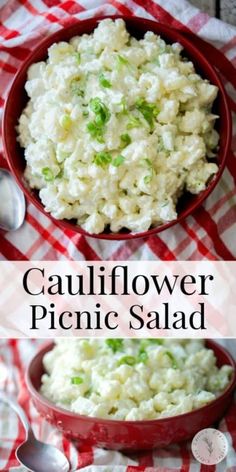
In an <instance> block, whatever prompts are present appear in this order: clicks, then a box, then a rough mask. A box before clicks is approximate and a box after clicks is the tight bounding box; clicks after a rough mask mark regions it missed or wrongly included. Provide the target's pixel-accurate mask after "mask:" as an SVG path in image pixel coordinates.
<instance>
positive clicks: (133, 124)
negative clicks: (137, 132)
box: [127, 115, 141, 129]
mask: <svg viewBox="0 0 236 472" xmlns="http://www.w3.org/2000/svg"><path fill="white" fill-rule="evenodd" d="M140 125H141V121H140V119H139V118H137V117H136V116H134V115H130V116H129V122H128V124H127V128H128V129H132V128H138V127H139V126H140Z"/></svg>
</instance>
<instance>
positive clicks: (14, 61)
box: [0, 0, 236, 260]
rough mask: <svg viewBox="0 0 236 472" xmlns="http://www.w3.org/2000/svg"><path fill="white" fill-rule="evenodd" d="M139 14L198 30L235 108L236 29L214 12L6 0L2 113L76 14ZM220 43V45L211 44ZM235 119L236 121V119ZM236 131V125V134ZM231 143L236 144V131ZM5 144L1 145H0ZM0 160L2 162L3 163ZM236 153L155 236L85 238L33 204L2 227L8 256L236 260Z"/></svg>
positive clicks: (179, 2)
mask: <svg viewBox="0 0 236 472" xmlns="http://www.w3.org/2000/svg"><path fill="white" fill-rule="evenodd" d="M115 13H119V14H122V13H123V14H126V15H137V16H141V17H146V18H150V19H156V20H158V21H162V22H164V23H165V22H166V23H168V25H170V26H172V27H174V28H178V29H180V30H181V31H182V32H183V33H186V34H188V35H189V34H193V33H194V34H195V35H198V38H199V37H200V38H202V39H203V40H206V41H208V42H209V43H210V46H209V43H208V46H206V44H204V43H199V39H198V42H196V41H197V40H196V37H195V42H196V44H197V46H198V47H201V48H203V50H204V51H205V54H206V55H207V56H209V57H211V62H212V63H213V64H214V65H215V66H216V67H217V68H218V69H219V70H220V73H221V75H222V77H223V80H224V82H225V86H226V88H227V91H228V93H229V94H230V96H231V107H232V110H234V112H235V111H236V103H235V102H236V93H235V89H234V88H233V86H234V87H236V74H235V69H234V67H233V65H235V64H236V28H235V27H233V26H229V25H226V24H224V23H223V22H221V21H219V20H217V19H215V18H210V17H209V16H208V15H207V14H205V13H201V12H200V11H199V10H198V9H196V8H195V7H193V6H192V5H190V4H189V3H187V2H186V1H185V0H168V1H167V0H105V1H104V0H80V1H77V0H75V1H73V0H67V1H66V0H65V1H60V0H8V1H6V0H5V1H4V0H1V1H0V43H1V44H0V107H1V110H0V113H1V116H2V110H3V106H4V102H5V100H6V97H7V90H8V88H9V84H10V82H11V81H12V78H13V76H14V74H15V72H16V71H17V69H18V67H19V66H20V64H21V62H22V61H23V60H24V59H25V57H26V56H27V54H28V53H29V51H30V50H32V49H33V48H34V47H35V46H36V44H37V43H38V42H39V41H40V39H42V36H45V35H46V34H50V33H52V32H53V31H55V30H57V29H58V28H60V27H62V26H63V25H65V24H68V23H70V22H73V21H74V19H75V18H79V19H81V20H82V19H83V18H87V17H91V16H94V15H111V14H115ZM213 45H214V47H213ZM234 125H235V123H234ZM235 132H236V130H235V129H234V133H235ZM232 148H234V150H236V134H234V138H233V144H232ZM1 150H2V149H1V148H0V151H1ZM2 162H3V160H1V162H0V164H2ZM235 181H236V157H235V156H234V155H233V152H232V153H231V155H230V156H229V159H228V163H227V167H226V170H225V172H224V175H223V177H222V178H221V180H220V183H219V184H218V185H217V187H216V188H215V190H214V191H213V193H212V194H211V196H210V197H209V198H208V199H207V201H206V203H205V204H204V205H203V206H202V207H201V208H200V209H199V210H198V211H196V212H195V213H194V215H193V216H190V217H188V218H187V219H186V220H185V221H183V222H182V223H180V224H178V225H176V226H175V227H174V228H170V229H168V230H166V231H164V232H163V233H160V234H159V235H157V236H151V237H149V238H148V239H146V240H144V239H138V240H134V241H128V242H122V241H121V242H108V241H98V240H93V239H92V238H85V237H84V236H80V235H78V234H75V233H74V232H71V231H68V230H65V231H63V230H61V229H60V228H59V227H58V226H57V225H56V224H54V223H52V222H51V220H50V219H49V218H48V217H47V216H45V215H43V214H42V213H40V212H39V211H38V210H37V209H36V208H35V207H34V206H33V205H32V204H28V211H27V216H26V221H25V224H24V225H23V227H22V228H20V229H19V230H18V231H16V232H12V233H7V234H4V233H3V232H1V233H0V248H1V254H2V256H1V257H2V258H3V259H11V260H12V259H19V260H27V259H28V260H30V259H31V260H32V259H34V260H63V259H70V260H83V259H86V260H92V259H93V260H99V259H103V260H118V259H119V260H128V259H146V260H148V259H155V258H156V259H161V260H175V259H178V260H181V259H182V260H189V259H192V260H201V259H211V260H216V259H225V260H232V259H235V256H236V245H235V232H236V186H235Z"/></svg>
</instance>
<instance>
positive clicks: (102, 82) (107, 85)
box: [98, 72, 111, 88]
mask: <svg viewBox="0 0 236 472" xmlns="http://www.w3.org/2000/svg"><path fill="white" fill-rule="evenodd" d="M98 80H99V84H100V85H101V86H102V87H104V88H110V87H111V82H109V80H107V79H106V77H105V75H104V74H103V73H102V72H101V74H99V77H98Z"/></svg>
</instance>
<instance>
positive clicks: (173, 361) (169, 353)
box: [165, 351, 178, 369]
mask: <svg viewBox="0 0 236 472" xmlns="http://www.w3.org/2000/svg"><path fill="white" fill-rule="evenodd" d="M165 354H166V355H167V356H168V357H169V358H170V360H171V362H172V367H173V369H178V364H177V362H176V359H175V356H174V355H173V354H172V352H170V351H166V352H165Z"/></svg>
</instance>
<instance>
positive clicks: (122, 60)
mask: <svg viewBox="0 0 236 472" xmlns="http://www.w3.org/2000/svg"><path fill="white" fill-rule="evenodd" d="M117 62H118V64H121V65H128V64H129V61H128V59H126V58H125V57H124V56H121V55H120V54H118V55H117Z"/></svg>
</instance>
